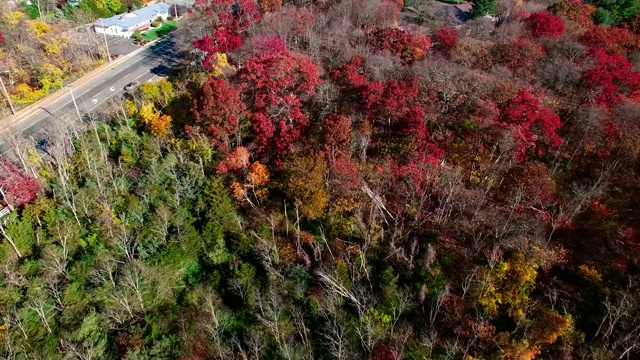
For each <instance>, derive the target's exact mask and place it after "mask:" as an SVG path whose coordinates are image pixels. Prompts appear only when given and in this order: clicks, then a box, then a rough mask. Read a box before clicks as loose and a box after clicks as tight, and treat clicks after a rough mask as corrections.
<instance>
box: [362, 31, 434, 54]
mask: <svg viewBox="0 0 640 360" xmlns="http://www.w3.org/2000/svg"><path fill="white" fill-rule="evenodd" d="M369 42H370V44H371V46H372V47H373V48H375V49H378V50H380V51H385V50H388V51H389V52H390V53H392V54H393V55H395V56H397V57H399V58H401V59H402V60H403V61H404V62H405V63H411V62H413V61H415V60H421V59H422V58H423V57H424V55H425V54H426V52H427V50H428V49H429V48H430V47H431V40H429V38H427V37H424V36H417V35H412V34H411V33H409V32H408V31H406V30H404V29H398V28H386V29H376V30H374V31H372V32H371V33H369Z"/></svg>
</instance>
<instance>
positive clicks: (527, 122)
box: [498, 89, 562, 161]
mask: <svg viewBox="0 0 640 360" xmlns="http://www.w3.org/2000/svg"><path fill="white" fill-rule="evenodd" d="M498 122H499V123H501V124H503V125H505V126H506V127H507V129H508V130H509V131H510V132H512V134H513V135H512V136H513V139H514V142H515V153H516V154H515V156H516V158H517V159H518V160H519V161H524V160H525V159H526V157H527V151H534V152H535V153H537V154H539V155H540V154H542V149H540V145H541V144H545V145H546V146H548V147H549V148H555V147H557V146H558V145H560V143H561V142H562V139H561V138H560V137H559V136H558V134H557V133H556V131H557V130H558V129H559V128H560V127H561V126H562V124H561V122H560V117H559V116H558V115H557V114H555V113H554V112H553V111H552V110H551V109H549V108H546V107H542V106H541V105H540V100H539V99H538V98H536V97H535V96H534V95H533V94H532V93H531V92H530V91H529V90H526V89H522V90H520V91H518V93H517V94H516V96H514V97H513V98H511V99H510V100H508V101H506V102H505V103H503V104H502V105H501V106H500V116H499V117H498Z"/></svg>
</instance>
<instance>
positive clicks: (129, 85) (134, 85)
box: [124, 81, 139, 91]
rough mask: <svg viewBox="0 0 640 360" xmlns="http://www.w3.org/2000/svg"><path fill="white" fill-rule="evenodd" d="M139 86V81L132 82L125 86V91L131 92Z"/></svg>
mask: <svg viewBox="0 0 640 360" xmlns="http://www.w3.org/2000/svg"><path fill="white" fill-rule="evenodd" d="M138 84H139V82H137V81H134V82H130V83H128V84H127V85H125V86H124V90H125V91H129V90H131V89H133V88H135V87H136V86H138Z"/></svg>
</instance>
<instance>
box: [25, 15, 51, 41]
mask: <svg viewBox="0 0 640 360" xmlns="http://www.w3.org/2000/svg"><path fill="white" fill-rule="evenodd" d="M30 23H31V28H32V30H33V32H34V33H35V34H36V36H38V37H40V36H42V35H43V34H46V33H48V32H49V31H51V26H50V25H49V24H47V23H46V22H44V21H41V20H37V19H36V20H31V21H30Z"/></svg>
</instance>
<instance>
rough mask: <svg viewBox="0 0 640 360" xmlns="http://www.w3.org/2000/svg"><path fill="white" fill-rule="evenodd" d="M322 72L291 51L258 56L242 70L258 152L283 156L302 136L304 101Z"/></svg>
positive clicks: (305, 125)
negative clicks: (251, 112)
mask: <svg viewBox="0 0 640 360" xmlns="http://www.w3.org/2000/svg"><path fill="white" fill-rule="evenodd" d="M318 72H319V69H318V66H317V65H315V64H314V63H313V62H312V61H311V59H309V58H308V57H306V56H304V55H301V54H297V53H293V52H289V51H285V52H281V53H277V54H272V55H260V56H257V57H255V58H253V59H251V60H249V61H247V62H246V63H245V66H244V67H243V68H242V69H241V70H240V71H239V72H238V78H239V80H240V88H241V89H242V92H243V94H244V98H245V99H246V100H247V103H248V104H250V107H251V109H252V111H253V114H252V117H251V122H252V126H253V132H254V135H255V146H256V148H257V152H258V153H263V154H265V153H272V154H274V155H278V156H281V155H282V154H284V152H286V151H287V150H288V149H289V148H290V147H291V146H292V145H293V142H294V141H296V140H297V139H298V138H300V136H301V134H302V133H303V132H304V131H305V129H306V128H307V126H308V115H307V114H305V113H304V111H303V104H304V102H305V101H307V100H309V98H310V96H311V95H313V94H314V92H315V88H316V87H317V86H318V85H319V84H320V82H321V81H320V78H319V74H318Z"/></svg>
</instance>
